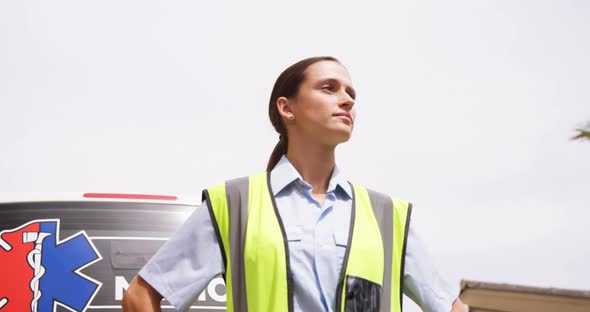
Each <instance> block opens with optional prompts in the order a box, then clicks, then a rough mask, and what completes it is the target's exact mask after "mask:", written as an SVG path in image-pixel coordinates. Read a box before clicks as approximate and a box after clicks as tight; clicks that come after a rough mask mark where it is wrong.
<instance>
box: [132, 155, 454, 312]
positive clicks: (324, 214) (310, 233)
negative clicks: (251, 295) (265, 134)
mask: <svg viewBox="0 0 590 312" xmlns="http://www.w3.org/2000/svg"><path fill="white" fill-rule="evenodd" d="M270 174H271V179H270V181H271V189H272V193H273V194H272V195H273V196H274V197H275V201H276V204H277V209H278V210H279V215H280V217H281V219H282V221H283V224H284V226H285V232H286V235H287V240H288V245H289V261H290V266H291V270H292V273H293V282H294V298H293V299H294V300H293V302H294V308H295V309H294V310H295V311H302V312H309V311H327V312H332V311H334V308H335V304H336V288H337V284H338V278H339V277H340V270H341V267H342V261H343V258H344V253H345V250H346V247H347V243H348V230H349V226H348V225H349V224H350V212H351V209H352V189H351V187H350V184H348V182H347V180H346V179H344V177H343V176H342V174H341V173H340V169H339V168H338V167H337V166H336V167H335V168H334V172H333V173H332V177H331V179H330V182H329V184H328V189H327V194H326V198H325V200H324V203H323V205H321V206H320V204H319V203H318V202H317V201H316V200H315V199H313V197H312V196H311V189H312V187H311V185H310V184H309V183H307V182H305V181H304V180H303V179H302V178H301V175H300V174H299V173H298V172H297V170H296V169H295V167H293V165H292V164H291V163H290V162H289V160H288V159H287V158H286V157H285V156H283V158H281V160H280V161H279V163H278V164H277V165H276V166H275V168H274V169H273V170H272V171H271V173H270ZM224 270H225V268H224V267H223V260H222V258H221V252H220V249H219V247H218V241H217V237H216V235H215V232H214V228H213V224H212V221H211V218H210V216H209V212H208V209H207V206H206V203H205V202H204V203H203V204H202V205H201V207H200V208H197V209H195V211H194V212H193V213H192V215H191V216H190V217H189V218H188V219H187V221H186V222H185V223H184V225H183V226H182V227H181V228H180V229H179V230H178V231H177V232H176V233H175V234H174V235H173V236H172V237H171V238H170V239H169V240H168V241H167V242H166V243H165V244H164V245H163V246H162V248H160V250H159V251H158V252H157V253H156V254H155V255H154V256H153V257H152V258H151V259H150V261H149V262H148V263H147V264H146V265H145V266H144V268H143V269H142V270H141V271H140V272H139V275H140V276H141V277H142V278H144V279H145V280H146V281H147V282H148V283H149V284H150V285H151V286H152V287H154V288H155V289H156V290H157V291H158V292H159V293H160V294H161V295H162V296H164V297H165V298H166V299H167V300H168V301H169V302H170V303H171V304H172V305H173V306H174V307H175V308H176V309H177V310H178V311H185V310H187V309H188V308H189V307H190V305H191V303H192V302H193V301H194V300H195V299H196V298H197V296H198V295H199V293H200V292H201V291H202V290H203V289H204V288H205V287H206V286H207V283H208V282H209V281H210V280H211V279H212V278H213V277H215V276H217V275H219V274H221V273H223V272H224ZM402 287H403V292H404V294H406V295H407V296H408V297H410V298H411V299H412V300H413V301H414V302H416V303H417V304H418V305H419V306H420V307H421V308H422V309H423V310H424V311H426V312H449V311H451V305H452V303H453V301H454V300H455V299H456V298H457V296H458V288H457V287H451V286H450V285H449V283H447V282H446V281H445V280H444V279H443V278H442V276H441V275H440V274H439V272H438V270H437V269H436V267H435V266H434V264H433V261H432V258H431V257H430V255H429V254H428V252H427V250H426V248H425V247H424V245H423V243H422V241H421V240H420V239H419V238H418V237H417V236H416V234H415V231H414V229H413V226H412V225H411V224H410V230H409V233H408V240H407V248H406V258H405V272H404V284H403V286H402Z"/></svg>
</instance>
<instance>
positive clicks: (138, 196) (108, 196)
mask: <svg viewBox="0 0 590 312" xmlns="http://www.w3.org/2000/svg"><path fill="white" fill-rule="evenodd" d="M84 198H103V199H140V200H141V199H143V200H178V197H176V196H170V195H148V194H118V193H84Z"/></svg>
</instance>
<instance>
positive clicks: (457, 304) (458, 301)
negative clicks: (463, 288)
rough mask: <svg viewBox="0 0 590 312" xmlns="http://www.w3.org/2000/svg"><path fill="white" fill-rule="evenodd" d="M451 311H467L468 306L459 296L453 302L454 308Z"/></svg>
mask: <svg viewBox="0 0 590 312" xmlns="http://www.w3.org/2000/svg"><path fill="white" fill-rule="evenodd" d="M451 312H467V307H466V306H465V304H463V301H461V299H459V298H457V299H455V302H453V309H452V310H451Z"/></svg>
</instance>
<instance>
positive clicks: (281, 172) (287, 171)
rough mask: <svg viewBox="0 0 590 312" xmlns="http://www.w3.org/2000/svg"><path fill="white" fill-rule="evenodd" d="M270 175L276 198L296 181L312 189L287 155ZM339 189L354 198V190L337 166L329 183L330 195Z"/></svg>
mask: <svg viewBox="0 0 590 312" xmlns="http://www.w3.org/2000/svg"><path fill="white" fill-rule="evenodd" d="M270 174H271V179H270V183H271V189H272V191H273V195H274V196H277V194H278V193H280V192H281V191H282V190H283V189H284V188H286V187H287V186H288V185H290V184H291V183H293V182H295V181H300V182H301V183H302V185H303V186H304V187H305V186H308V187H309V188H311V186H310V185H309V184H308V183H307V182H306V181H304V180H303V178H302V177H301V175H300V174H299V172H298V171H297V169H295V167H293V164H291V162H290V161H289V159H287V156H285V155H283V156H282V157H281V159H280V160H279V162H278V163H277V165H276V166H275V167H274V168H273V169H272V171H271V172H270ZM337 187H339V188H340V189H341V190H343V191H344V193H345V194H346V195H347V196H348V197H349V198H352V189H351V187H350V184H349V183H348V181H346V179H344V177H343V175H342V173H341V172H340V169H339V168H338V166H335V167H334V171H333V172H332V177H331V178H330V182H329V183H328V193H329V192H333V191H335V190H336V188H337Z"/></svg>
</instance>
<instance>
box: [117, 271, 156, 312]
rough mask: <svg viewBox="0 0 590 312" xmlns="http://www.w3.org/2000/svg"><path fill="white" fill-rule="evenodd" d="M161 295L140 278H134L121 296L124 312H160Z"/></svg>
mask: <svg viewBox="0 0 590 312" xmlns="http://www.w3.org/2000/svg"><path fill="white" fill-rule="evenodd" d="M160 301H162V295H160V293H159V292H157V291H156V290H155V289H154V288H153V287H152V286H150V284H148V283H147V282H146V281H145V280H144V279H143V278H141V276H139V275H138V276H136V277H135V278H134V279H133V281H131V284H129V288H127V290H126V291H125V295H123V301H122V302H121V305H122V306H123V311H124V312H135V311H141V312H161V311H162V308H161V306H160Z"/></svg>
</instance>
